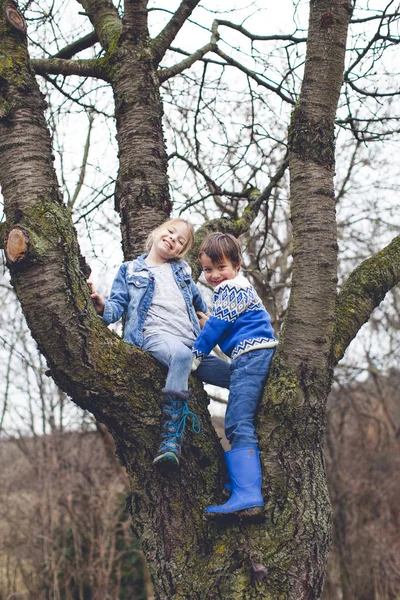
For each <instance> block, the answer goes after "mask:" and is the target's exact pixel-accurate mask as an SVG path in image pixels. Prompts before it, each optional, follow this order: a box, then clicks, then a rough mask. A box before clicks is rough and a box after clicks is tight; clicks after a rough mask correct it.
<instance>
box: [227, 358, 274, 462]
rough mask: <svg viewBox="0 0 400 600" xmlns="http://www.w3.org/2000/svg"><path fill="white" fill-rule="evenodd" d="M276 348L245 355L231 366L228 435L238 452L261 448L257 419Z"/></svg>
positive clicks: (232, 445) (236, 359)
mask: <svg viewBox="0 0 400 600" xmlns="http://www.w3.org/2000/svg"><path fill="white" fill-rule="evenodd" d="M274 352H275V348H261V349H260V350H251V351H250V352H245V353H244V354H241V355H240V356H238V357H237V358H235V360H233V361H232V363H231V382H230V389H229V398H228V406H227V409H226V415H225V435H226V437H227V439H228V440H229V441H230V443H231V447H232V450H233V449H234V448H248V447H249V446H258V440H257V437H256V433H255V427H254V418H255V414H256V410H257V406H258V403H259V401H260V399H261V396H262V393H263V389H264V385H265V383H266V381H267V377H268V372H269V368H270V365H271V360H272V357H273V355H274Z"/></svg>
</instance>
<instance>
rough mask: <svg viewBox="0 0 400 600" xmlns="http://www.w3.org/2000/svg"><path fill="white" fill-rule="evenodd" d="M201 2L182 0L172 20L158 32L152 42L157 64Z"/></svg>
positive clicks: (198, 0)
mask: <svg viewBox="0 0 400 600" xmlns="http://www.w3.org/2000/svg"><path fill="white" fill-rule="evenodd" d="M199 2H200V0H182V2H181V4H180V5H179V7H178V9H177V11H176V12H175V14H174V15H173V17H172V18H171V20H170V21H169V22H168V23H167V25H166V26H165V27H164V29H163V30H162V31H161V32H160V33H159V34H158V36H157V37H155V38H154V40H153V42H152V48H153V56H154V60H155V62H156V64H159V63H160V62H161V60H162V59H163V57H164V55H165V53H166V51H167V50H168V48H169V47H170V45H171V43H172V42H173V40H174V39H175V37H176V36H177V34H178V32H179V31H180V29H181V28H182V26H183V25H184V23H185V21H186V19H188V17H190V15H191V14H192V12H193V10H194V9H195V8H196V6H197V5H198V4H199Z"/></svg>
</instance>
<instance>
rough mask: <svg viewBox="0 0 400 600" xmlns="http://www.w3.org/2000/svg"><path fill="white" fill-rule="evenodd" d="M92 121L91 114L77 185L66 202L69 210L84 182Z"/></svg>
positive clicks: (72, 206)
mask: <svg viewBox="0 0 400 600" xmlns="http://www.w3.org/2000/svg"><path fill="white" fill-rule="evenodd" d="M93 121H94V118H93V114H90V115H89V127H88V132H87V136H86V142H85V148H84V151H83V158H82V165H81V170H80V173H79V179H78V184H77V186H76V188H75V192H74V195H73V197H72V199H71V200H70V201H69V202H68V208H69V209H70V210H72V209H73V208H74V206H75V202H76V201H77V199H78V196H79V193H80V191H81V189H82V186H83V183H84V181H85V175H86V166H87V161H88V156H89V149H90V136H91V133H92V127H93Z"/></svg>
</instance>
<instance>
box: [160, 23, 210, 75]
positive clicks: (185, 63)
mask: <svg viewBox="0 0 400 600" xmlns="http://www.w3.org/2000/svg"><path fill="white" fill-rule="evenodd" d="M217 39H218V38H216V37H215V36H214V34H213V35H212V37H211V41H210V42H209V43H208V44H206V45H205V46H203V47H202V48H199V50H196V52H194V53H193V54H191V55H190V56H188V58H185V59H184V60H182V61H181V62H180V63H177V64H176V65H174V66H173V67H169V68H167V69H161V70H160V71H159V72H158V79H159V81H160V83H163V82H164V81H167V79H170V78H171V77H174V76H175V75H178V74H179V73H182V72H183V71H185V70H186V69H190V67H191V66H192V65H193V64H194V63H195V62H196V61H198V60H201V59H202V58H203V56H204V55H205V54H207V52H213V51H214V50H215V48H216V45H217Z"/></svg>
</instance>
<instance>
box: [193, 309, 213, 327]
mask: <svg viewBox="0 0 400 600" xmlns="http://www.w3.org/2000/svg"><path fill="white" fill-rule="evenodd" d="M196 315H197V318H198V319H199V323H200V328H201V329H203V327H204V325H205V324H206V321H208V319H209V318H210V317H211V313H210V312H206V313H203V312H201V310H199V312H197V313H196Z"/></svg>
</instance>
